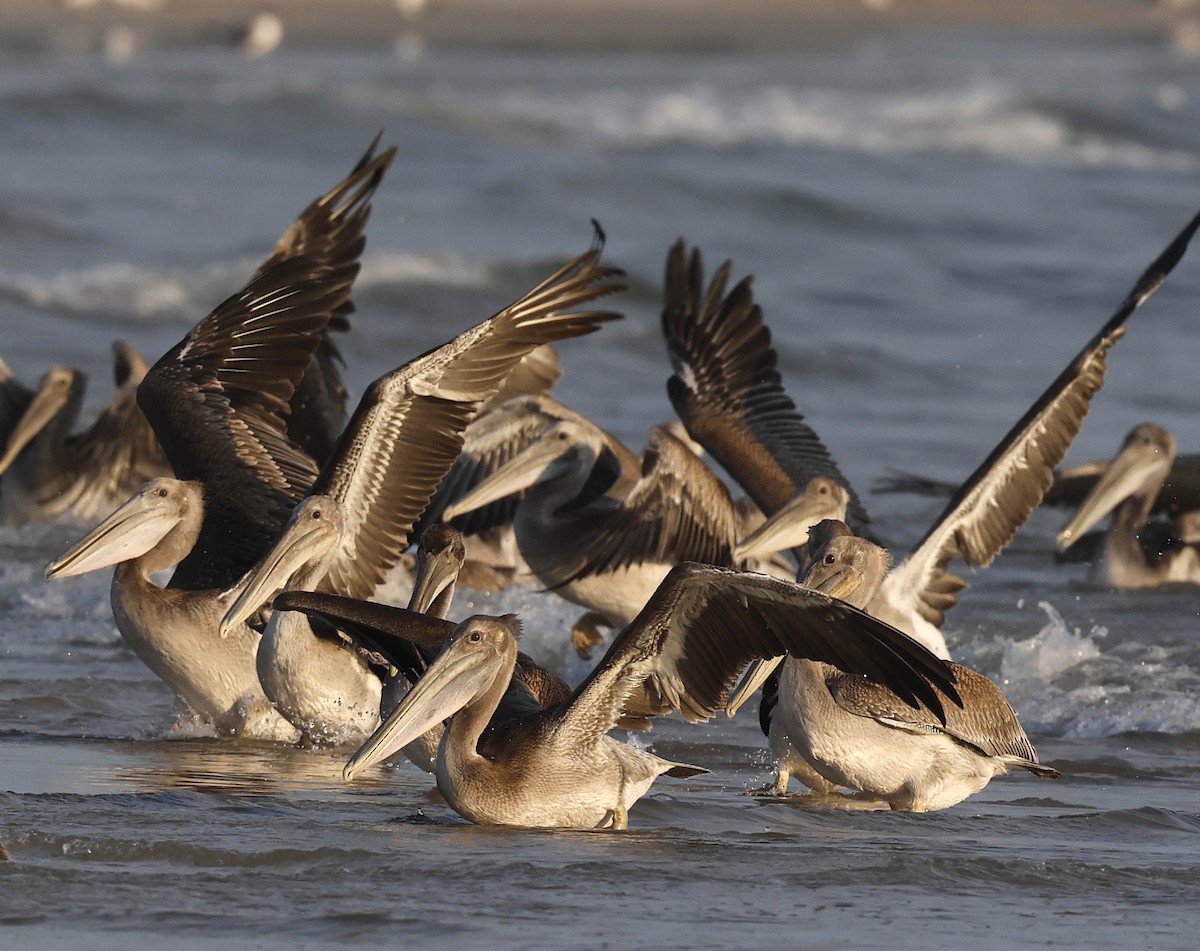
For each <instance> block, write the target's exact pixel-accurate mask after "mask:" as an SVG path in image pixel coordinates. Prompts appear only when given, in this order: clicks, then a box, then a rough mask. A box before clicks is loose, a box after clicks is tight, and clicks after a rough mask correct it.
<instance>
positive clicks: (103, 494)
mask: <svg viewBox="0 0 1200 951" xmlns="http://www.w3.org/2000/svg"><path fill="white" fill-rule="evenodd" d="M4 369H5V370H7V367H6V368H4ZM146 370H147V366H146V361H145V360H144V359H143V358H142V355H141V354H140V353H138V352H137V351H136V350H135V349H134V348H133V347H131V346H130V345H129V344H127V343H125V342H124V341H120V340H119V341H117V342H116V343H114V344H113V375H114V377H115V379H116V385H117V391H116V393H115V394H114V395H113V398H112V400H111V401H110V402H109V404H108V406H106V407H105V408H104V410H103V411H102V412H101V413H100V415H99V416H98V417H97V419H96V421H95V422H94V423H92V425H91V426H89V427H88V428H87V429H85V430H84V431H82V432H79V433H72V432H71V428H72V427H73V426H74V425H75V421H76V420H77V419H78V417H79V411H80V408H81V406H82V404H83V395H84V389H85V386H86V378H85V377H84V375H83V373H81V372H80V371H79V370H74V369H71V368H70V367H65V366H58V367H54V368H52V369H51V370H49V371H48V372H47V373H46V374H45V375H44V376H43V377H42V379H41V382H40V383H39V384H38V388H37V391H36V392H34V393H29V394H27V397H26V399H25V400H24V403H25V408H24V410H23V411H22V413H21V415H20V416H19V417H18V418H15V419H12V420H11V422H10V425H9V429H8V437H7V441H6V443H5V444H4V446H3V449H2V450H0V453H2V454H0V478H2V480H3V481H2V482H0V486H2V489H0V517H2V518H3V521H5V522H6V523H9V524H14V523H19V522H27V521H32V520H37V521H53V520H54V519H57V518H61V517H63V516H69V517H71V518H74V519H78V520H80V521H90V520H92V519H95V518H96V517H98V516H100V515H102V514H104V513H106V512H110V511H112V509H113V508H114V506H116V505H118V504H120V503H121V502H122V501H124V500H125V499H126V498H128V497H129V494H130V493H131V492H133V491H135V490H136V489H138V488H139V487H141V486H142V485H144V484H145V482H146V481H147V480H148V479H152V478H154V477H156V476H161V475H169V474H170V471H171V467H170V466H169V465H168V464H167V459H166V456H165V455H164V454H163V451H162V449H161V448H159V445H158V440H157V439H155V438H154V431H153V430H152V429H151V428H150V424H149V423H148V422H147V421H146V417H145V415H143V413H142V411H141V410H140V409H139V408H138V405H137V387H138V384H139V383H140V382H141V380H142V377H144V376H145V375H146ZM14 382H15V381H14ZM9 385H11V383H10V384H9Z"/></svg>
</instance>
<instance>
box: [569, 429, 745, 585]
mask: <svg viewBox="0 0 1200 951" xmlns="http://www.w3.org/2000/svg"><path fill="white" fill-rule="evenodd" d="M737 535H738V516H737V510H736V508H735V507H734V504H733V499H732V498H730V496H729V490H728V489H727V488H726V487H725V483H723V482H722V481H721V480H720V479H718V478H717V477H716V475H715V474H714V473H713V472H712V470H711V469H709V468H708V466H706V465H705V464H704V460H702V459H701V458H700V457H699V456H697V455H696V454H695V453H694V452H692V450H690V449H689V448H688V447H687V446H685V445H684V444H683V443H682V442H680V441H679V440H678V439H677V438H675V437H674V436H673V435H671V433H670V432H669V431H668V430H667V429H665V428H664V427H662V426H655V427H654V429H653V430H651V433H650V441H649V443H648V445H647V446H646V452H645V454H644V456H643V457H642V477H641V478H640V479H639V480H638V481H637V482H636V483H635V484H634V486H633V488H632V489H631V490H630V491H629V494H628V495H626V496H625V498H624V499H623V500H622V501H621V504H620V505H619V506H618V507H614V508H613V509H612V510H611V511H610V512H607V513H606V514H605V516H604V517H603V518H597V519H595V524H594V529H593V530H592V531H589V532H588V536H587V538H586V539H581V544H580V551H581V557H582V559H583V566H582V568H581V569H579V570H578V571H576V572H574V573H573V574H572V575H571V576H570V577H569V578H568V579H566V580H568V581H573V580H575V579H577V578H581V577H584V576H586V575H591V574H597V573H600V572H605V571H615V570H618V569H620V568H625V567H628V566H630V565H636V564H642V563H643V562H647V561H655V562H660V563H664V564H672V565H673V564H678V563H679V562H683V561H694V562H699V563H700V564H706V565H724V566H731V565H732V564H733V550H732V549H733V545H734V544H735V543H736V541H737Z"/></svg>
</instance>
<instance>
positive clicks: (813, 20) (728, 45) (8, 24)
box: [0, 0, 1189, 52]
mask: <svg viewBox="0 0 1200 951" xmlns="http://www.w3.org/2000/svg"><path fill="white" fill-rule="evenodd" d="M1187 6H1188V5H1187V4H1186V2H1182V3H1174V4H1173V3H1162V4H1155V3H1149V2H1145V0H737V2H724V0H337V2H329V0H273V2H271V3H264V4H262V5H261V6H258V7H256V6H255V5H253V4H250V3H247V2H245V0H190V2H185V0H175V2H172V0H59V2H57V3H54V2H47V0H9V2H7V3H5V4H4V5H3V9H2V10H0V35H3V36H5V37H7V38H8V42H12V38H13V37H21V38H23V39H24V40H25V41H26V42H27V43H28V42H30V41H33V42H35V43H36V42H38V41H39V39H44V41H45V42H46V43H48V44H50V45H53V46H58V47H62V46H78V47H80V48H87V47H88V46H91V45H94V44H93V43H92V42H91V41H92V40H94V39H96V38H102V37H103V36H104V34H105V33H106V32H107V31H108V30H110V29H112V28H114V27H121V28H124V29H128V30H131V31H133V32H134V33H135V34H137V37H138V39H139V41H140V43H141V44H142V45H153V46H168V47H169V46H177V45H191V44H194V43H197V42H199V43H212V42H228V43H231V44H234V43H236V42H237V41H238V39H239V36H240V34H241V33H242V32H243V31H244V30H245V28H246V26H247V24H248V23H249V21H250V19H251V17H253V16H254V15H255V13H257V12H259V11H260V10H269V11H272V12H274V13H275V14H276V15H278V16H279V18H280V20H281V21H282V23H283V28H284V39H283V42H284V45H286V46H291V47H316V46H319V47H337V46H347V45H362V46H365V47H371V46H380V45H390V44H392V43H394V42H395V39H396V37H397V36H398V35H403V34H405V33H413V32H415V33H417V34H419V35H420V36H421V38H422V39H423V40H424V41H425V42H426V43H429V44H437V45H440V46H444V47H452V46H457V47H471V48H479V47H501V48H513V49H516V48H528V49H539V48H554V49H573V48H579V49H606V50H630V51H635V50H647V51H649V50H654V51H664V50H665V51H669V50H676V49H680V50H682V49H688V50H695V49H697V48H705V47H707V48H711V49H712V50H713V51H714V52H727V51H741V52H745V51H762V52H785V51H789V50H804V49H806V48H811V47H812V46H813V45H815V44H820V43H826V42H828V41H829V40H830V38H831V37H836V36H837V35H838V34H855V33H859V32H861V31H863V30H865V29H887V28H889V27H896V26H913V25H917V26H919V25H922V24H942V25H946V24H949V25H962V26H979V25H994V26H996V27H997V28H1017V29H1025V28H1037V29H1064V30H1081V29H1082V30H1100V31H1119V32H1125V33H1128V32H1131V31H1151V32H1157V31H1161V30H1167V29H1171V28H1173V27H1174V26H1176V25H1177V24H1178V22H1179V20H1180V19H1181V18H1186V17H1188V16H1189V13H1188V10H1187Z"/></svg>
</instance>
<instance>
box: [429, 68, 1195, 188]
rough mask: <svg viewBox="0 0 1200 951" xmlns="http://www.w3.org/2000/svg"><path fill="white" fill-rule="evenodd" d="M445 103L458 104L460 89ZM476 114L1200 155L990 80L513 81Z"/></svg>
mask: <svg viewBox="0 0 1200 951" xmlns="http://www.w3.org/2000/svg"><path fill="white" fill-rule="evenodd" d="M447 107H448V108H452V109H453V110H455V111H458V110H461V109H462V107H463V100H462V99H461V97H457V98H456V99H455V100H454V102H453V103H452V104H447ZM471 109H472V111H473V112H476V113H477V114H478V116H479V118H480V119H481V120H484V119H486V121H487V122H489V123H496V122H497V121H501V122H506V123H510V124H514V125H517V126H521V127H525V128H534V129H538V128H540V129H545V130H547V131H549V132H554V131H562V132H566V133H569V134H570V135H571V136H572V137H574V138H580V137H582V138H584V139H585V140H588V141H593V142H596V143H597V144H600V145H604V146H609V147H622V146H624V147H634V148H644V147H655V146H661V145H665V144H670V143H675V144H678V143H683V144H687V143H695V144H697V145H704V146H715V147H732V146H738V145H745V144H763V143H768V144H769V143H780V144H784V145H815V146H823V147H826V148H831V149H841V150H848V151H858V152H868V153H878V154H904V153H952V154H963V153H969V154H978V155H982V156H986V157H992V158H998V159H1002V160H1007V161H1017V162H1030V163H1039V164H1061V165H1067V166H1089V167H1091V166H1100V167H1114V166H1115V167H1123V168H1145V169H1166V170H1173V171H1194V170H1196V169H1197V168H1198V167H1200V158H1198V157H1197V156H1195V155H1193V154H1191V153H1190V152H1185V151H1179V150H1171V149H1158V148H1154V147H1151V146H1148V145H1145V144H1142V143H1138V142H1135V141H1129V140H1121V139H1113V138H1108V137H1107V136H1105V135H1103V134H1101V133H1098V132H1095V131H1088V130H1081V129H1077V128H1074V127H1073V125H1072V124H1071V122H1070V120H1069V119H1067V118H1065V117H1063V116H1061V115H1056V114H1054V113H1053V112H1052V111H1051V110H1049V109H1045V108H1040V107H1039V106H1038V105H1036V104H1034V103H1032V102H1030V101H1028V100H1026V99H1024V98H1023V97H1022V96H1021V95H1019V94H1018V93H1016V92H1014V91H1012V90H1009V89H1007V88H1002V87H999V86H995V85H976V86H972V87H968V88H966V89H961V90H950V91H921V92H912V91H905V92H894V93H893V92H880V91H856V90H845V89H820V88H791V87H785V86H780V85H765V86H759V87H755V88H748V89H728V88H724V87H717V86H713V85H708V84H705V83H692V84H687V85H682V86H678V87H675V88H664V89H659V90H657V91H650V92H644V91H641V90H637V91H634V90H623V89H607V90H599V91H594V92H587V93H583V94H582V95H580V94H574V93H572V92H570V91H567V92H546V91H543V90H541V89H539V90H536V91H535V90H532V89H515V90H508V91H505V92H503V93H501V94H500V95H499V96H497V97H496V98H494V99H488V100H487V101H486V102H485V101H480V100H478V99H477V100H476V101H474V102H473V103H472V105H471Z"/></svg>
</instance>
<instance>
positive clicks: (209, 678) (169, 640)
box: [46, 143, 395, 739]
mask: <svg viewBox="0 0 1200 951" xmlns="http://www.w3.org/2000/svg"><path fill="white" fill-rule="evenodd" d="M374 148H375V143H372V147H371V150H369V151H368V153H367V155H366V156H365V157H364V159H363V160H362V161H361V162H359V163H358V165H357V166H356V167H355V168H354V170H353V171H352V172H351V173H350V175H349V176H348V177H347V178H346V180H345V181H343V182H342V183H341V184H340V185H339V186H337V187H336V188H335V189H333V191H331V192H329V193H328V194H327V195H325V196H322V197H321V198H318V199H317V200H316V201H314V202H313V203H312V204H311V205H309V207H308V208H307V209H305V211H304V212H302V213H301V215H300V216H299V217H298V218H297V219H296V222H295V223H294V224H293V225H292V227H291V228H290V229H289V230H288V231H287V232H286V233H285V234H284V236H283V238H282V239H281V240H280V242H279V244H278V245H277V247H276V249H275V252H274V253H273V254H272V256H271V258H270V259H269V260H268V262H267V263H266V264H264V266H263V268H261V269H260V273H259V274H258V275H257V276H256V277H255V278H253V279H252V280H251V281H250V283H249V284H248V285H247V286H246V287H245V288H244V289H243V290H242V291H241V292H239V293H238V294H235V295H234V296H233V297H231V298H229V299H228V300H226V301H225V302H224V303H222V304H221V305H220V306H218V307H217V308H216V309H215V310H214V311H213V312H212V313H211V314H209V315H208V316H207V317H205V318H204V319H203V320H201V321H200V322H199V323H198V324H197V325H196V326H195V327H194V328H193V329H192V330H191V331H190V332H189V333H188V335H187V336H186V337H184V339H183V340H182V341H181V342H180V343H179V344H178V345H177V346H175V347H174V348H172V350H170V351H169V352H168V353H167V354H166V355H164V356H163V357H162V358H161V359H160V360H159V361H158V362H157V363H156V364H155V365H154V367H152V368H151V370H150V371H149V373H147V375H146V377H145V379H144V380H143V381H142V383H141V384H140V386H139V387H138V403H139V405H140V406H141V408H142V410H143V412H144V413H145V415H146V418H147V419H148V420H149V421H150V424H151V426H152V427H153V428H154V432H155V435H156V436H157V438H158V440H159V443H160V445H161V446H162V447H163V449H164V451H165V452H166V454H167V457H168V459H169V460H170V462H171V466H172V468H173V469H174V471H175V475H176V478H175V479H159V480H156V481H155V482H153V483H151V484H149V485H148V486H146V487H145V488H144V489H143V490H142V491H141V492H139V493H137V494H136V495H135V496H134V497H133V498H132V499H130V500H129V502H127V503H126V504H125V505H123V506H122V507H121V508H120V509H118V510H117V511H116V512H115V513H113V515H111V516H110V517H109V518H108V519H106V520H105V521H104V522H103V523H102V524H101V525H99V526H98V527H97V528H96V529H94V530H93V531H92V532H91V533H90V534H89V535H88V536H87V537H86V538H84V539H83V540H82V541H80V542H79V543H78V544H76V545H75V546H74V547H73V548H72V549H71V550H70V551H68V552H67V553H66V554H64V555H63V556H62V557H60V558H58V559H56V560H55V561H53V562H51V563H50V565H48V566H47V569H46V575H47V577H51V578H53V577H63V576H67V575H72V574H79V573H81V572H84V571H90V570H94V569H96V568H100V567H104V566H106V565H111V564H117V566H118V567H117V570H116V572H115V573H114V576H113V587H112V600H113V613H114V615H115V618H116V622H117V626H118V628H119V629H120V631H121V634H122V637H123V638H124V639H125V641H126V642H127V643H128V644H129V645H130V646H131V647H132V649H133V650H134V652H135V653H137V654H138V656H139V657H141V658H142V659H143V660H144V661H145V662H146V663H147V665H148V666H149V667H150V668H151V669H152V670H154V671H155V672H156V673H157V674H158V675H159V676H160V677H162V679H163V680H164V681H165V682H166V683H167V684H168V685H169V686H170V687H171V688H172V689H173V690H174V691H175V692H176V694H177V696H179V697H180V698H182V699H183V700H184V701H185V702H187V703H188V704H189V705H190V706H191V707H192V708H193V709H194V710H195V712H196V713H198V714H200V715H201V716H202V717H204V718H206V719H208V720H210V721H211V722H212V723H213V725H214V726H215V728H216V729H217V730H218V732H222V733H234V734H238V735H249V736H256V737H264V738H271V739H276V738H284V737H293V736H295V732H296V731H295V729H294V728H293V727H292V726H291V725H290V724H289V723H287V721H286V720H284V719H283V718H281V717H280V716H279V714H278V713H277V712H276V711H275V710H274V709H273V708H272V707H271V705H270V703H269V701H268V700H267V698H266V696H265V694H264V693H263V691H262V687H261V685H260V684H259V680H258V675H257V672H256V669H255V655H256V653H257V650H258V644H259V635H258V634H257V632H255V631H253V630H251V629H250V628H249V627H246V626H243V627H240V628H237V629H235V630H232V631H229V632H227V635H228V636H227V637H226V638H224V639H222V638H221V637H220V636H219V635H218V628H219V622H220V619H221V617H222V616H223V615H224V613H225V611H226V610H227V609H228V607H229V606H230V604H232V603H233V601H234V600H235V598H236V595H237V593H238V592H239V591H240V587H239V579H240V578H242V576H243V575H244V574H245V572H246V571H247V570H248V569H249V568H250V567H252V566H253V565H254V563H255V562H256V561H257V560H258V558H259V557H260V556H261V554H262V553H263V552H264V551H265V550H267V548H269V546H270V545H271V543H272V542H273V541H274V540H275V538H276V537H277V536H278V534H279V531H280V529H281V528H282V525H283V522H284V520H285V519H286V517H287V515H288V513H289V512H290V511H291V509H292V508H293V507H294V505H295V503H296V501H297V500H298V499H299V498H301V497H302V495H303V493H304V492H305V491H306V490H307V488H308V487H309V486H310V485H311V483H312V480H313V478H315V475H316V471H317V467H316V464H315V463H314V462H313V460H312V459H311V457H310V456H309V455H308V454H307V453H305V452H304V451H303V449H301V448H300V447H299V446H297V445H296V444H295V443H294V442H292V441H291V440H290V439H289V430H288V424H287V422H285V420H286V419H287V413H288V411H289V401H291V400H292V399H293V397H294V396H295V394H296V392H297V387H298V384H300V382H301V380H302V378H303V377H304V375H305V374H306V373H308V372H321V369H320V367H319V361H314V360H313V354H314V351H316V350H317V349H318V348H319V347H320V345H321V341H322V337H323V334H324V332H325V330H326V329H327V328H328V327H329V325H330V322H331V321H332V320H336V319H337V318H338V317H339V316H344V314H345V313H347V311H348V299H349V293H350V286H351V283H352V282H353V280H354V277H355V275H356V274H357V271H358V263H357V256H358V253H359V252H360V251H361V249H362V231H363V228H364V227H365V224H366V221H367V216H368V213H369V205H370V199H371V196H372V195H373V193H374V190H375V188H376V187H377V185H378V184H379V182H380V180H381V179H382V176H383V172H384V171H385V170H386V168H387V166H388V164H389V163H390V162H391V160H392V157H393V156H394V154H395V150H394V149H390V150H387V151H385V152H384V153H382V154H380V155H378V156H375V155H373V154H372V151H373V150H374ZM289 248H302V249H306V250H307V251H310V252H312V254H314V255H317V257H316V258H314V257H310V256H308V255H300V256H288V254H287V249H289ZM329 383H330V378H328V377H324V378H323V381H322V384H321V387H320V388H318V389H324V390H326V391H327V392H328V390H329ZM316 403H317V404H319V403H320V400H319V399H318V400H317V401H316ZM306 405H308V404H306ZM313 408H314V409H322V408H321V407H320V406H317V405H314V406H313ZM291 409H292V411H293V412H295V411H296V410H297V409H301V410H302V409H303V407H300V406H298V405H293V406H292V407H291ZM322 412H324V409H322ZM325 415H328V414H327V413H326V414H325ZM293 423H294V419H293ZM312 428H313V430H314V431H317V432H319V431H320V429H321V425H316V426H314V427H312ZM172 564H175V565H176V566H177V567H176V569H175V572H174V574H173V575H172V578H171V580H170V582H169V583H168V585H167V586H166V587H165V588H160V587H158V586H157V585H155V584H154V583H153V582H152V581H151V580H150V576H151V574H153V573H154V572H156V571H158V570H161V569H163V568H166V567H169V566H170V565H172Z"/></svg>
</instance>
